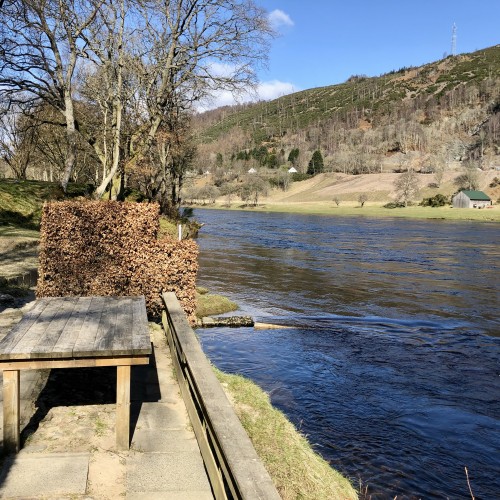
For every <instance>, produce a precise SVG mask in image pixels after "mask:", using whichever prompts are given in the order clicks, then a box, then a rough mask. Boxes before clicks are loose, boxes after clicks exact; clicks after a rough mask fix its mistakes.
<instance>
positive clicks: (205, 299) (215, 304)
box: [196, 290, 238, 318]
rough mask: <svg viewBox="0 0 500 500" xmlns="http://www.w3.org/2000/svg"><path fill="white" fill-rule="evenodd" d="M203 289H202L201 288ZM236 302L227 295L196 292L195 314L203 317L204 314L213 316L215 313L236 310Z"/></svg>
mask: <svg viewBox="0 0 500 500" xmlns="http://www.w3.org/2000/svg"><path fill="white" fill-rule="evenodd" d="M203 291H204V290H203ZM237 309H238V304H235V303H234V302H232V301H231V300H229V299H228V298H227V297H223V296H222V295H216V294H211V293H206V292H205V293H200V292H199V291H198V292H197V293H196V316H197V317H198V318H203V317H205V316H213V315H215V314H224V313H227V312H231V311H236V310H237Z"/></svg>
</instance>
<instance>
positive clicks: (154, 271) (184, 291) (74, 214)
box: [36, 201, 198, 323]
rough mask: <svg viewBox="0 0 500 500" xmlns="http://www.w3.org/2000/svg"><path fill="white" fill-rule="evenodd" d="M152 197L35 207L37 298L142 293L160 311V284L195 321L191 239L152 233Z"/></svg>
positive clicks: (155, 213)
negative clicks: (38, 233)
mask: <svg viewBox="0 0 500 500" xmlns="http://www.w3.org/2000/svg"><path fill="white" fill-rule="evenodd" d="M158 230H159V207H158V205H157V204H153V203H152V204H143V203H141V204H139V203H121V202H114V201H108V202H100V201H76V202H75V201H63V202H50V203H46V204H45V205H44V207H43V213H42V224H41V238H40V264H39V280H38V285H37V292H36V293H37V296H38V297H56V296H68V295H72V296H74V295H81V296H89V295H144V296H145V297H146V305H147V308H148V313H149V314H150V316H153V317H158V316H159V315H160V314H161V308H162V303H161V299H160V293H161V292H162V291H171V292H175V294H176V296H177V298H178V299H179V301H180V302H181V304H182V306H183V308H184V310H185V312H186V314H187V316H188V318H189V320H190V321H191V322H192V323H194V321H195V315H194V311H195V307H196V302H195V300H196V299H195V282H196V273H197V271H198V246H197V245H196V243H195V242H194V241H192V240H184V241H176V240H173V239H171V238H164V239H162V240H158V239H157V234H158Z"/></svg>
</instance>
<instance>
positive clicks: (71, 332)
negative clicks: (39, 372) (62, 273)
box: [53, 297, 92, 357]
mask: <svg viewBox="0 0 500 500" xmlns="http://www.w3.org/2000/svg"><path fill="white" fill-rule="evenodd" d="M91 303H92V297H79V298H78V301H77V302H76V304H75V308H74V310H73V313H72V314H71V317H70V318H69V320H68V322H67V323H66V328H65V331H64V335H61V336H60V337H59V340H58V341H57V342H56V344H55V345H54V347H53V351H54V353H56V354H57V357H72V356H73V349H74V347H75V344H76V342H77V341H78V339H79V338H80V335H82V332H83V325H84V323H85V319H86V317H87V314H88V311H89V309H90V305H91ZM59 355H60V356H59Z"/></svg>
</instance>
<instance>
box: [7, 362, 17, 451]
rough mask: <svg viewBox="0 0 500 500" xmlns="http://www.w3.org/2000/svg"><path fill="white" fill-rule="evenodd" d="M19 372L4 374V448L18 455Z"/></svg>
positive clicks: (12, 371)
mask: <svg viewBox="0 0 500 500" xmlns="http://www.w3.org/2000/svg"><path fill="white" fill-rule="evenodd" d="M20 442H21V439H20V429H19V370H5V371H4V372H3V448H4V451H5V453H17V452H18V451H19V448H20Z"/></svg>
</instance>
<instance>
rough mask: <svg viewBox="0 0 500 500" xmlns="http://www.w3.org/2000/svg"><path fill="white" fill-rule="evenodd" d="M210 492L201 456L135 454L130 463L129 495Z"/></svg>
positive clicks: (179, 453) (197, 453) (177, 453)
mask: <svg viewBox="0 0 500 500" xmlns="http://www.w3.org/2000/svg"><path fill="white" fill-rule="evenodd" d="M196 491H205V492H207V493H208V492H210V484H209V483H208V479H207V476H206V473H205V468H204V466H203V461H202V459H201V455H200V452H199V451H198V450H197V451H196V452H176V453H132V454H131V455H130V456H129V457H128V459H127V492H129V493H132V492H134V493H135V492H137V493H149V492H151V493H155V492H156V493H158V492H166V493H168V492H183V493H194V492H196Z"/></svg>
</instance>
